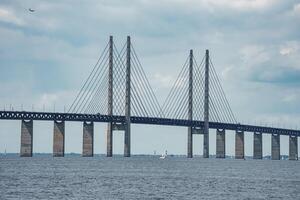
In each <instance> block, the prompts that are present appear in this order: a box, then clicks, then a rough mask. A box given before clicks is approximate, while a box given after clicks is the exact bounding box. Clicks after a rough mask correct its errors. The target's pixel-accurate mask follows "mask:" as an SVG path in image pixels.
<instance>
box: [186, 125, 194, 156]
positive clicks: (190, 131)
mask: <svg viewBox="0 0 300 200" xmlns="http://www.w3.org/2000/svg"><path fill="white" fill-rule="evenodd" d="M187 148H188V149H187V157H188V158H192V157H193V128H192V127H188V141H187Z"/></svg>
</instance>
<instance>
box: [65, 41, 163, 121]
mask: <svg viewBox="0 0 300 200" xmlns="http://www.w3.org/2000/svg"><path fill="white" fill-rule="evenodd" d="M108 46H109V44H107V45H106V47H105V49H104V51H103V52H102V54H101V55H100V57H99V59H98V61H97V63H96V65H95V67H94V68H93V70H92V72H91V74H90V75H89V77H88V79H87V80H86V81H85V83H84V85H83V87H82V88H81V90H80V91H79V93H78V95H77V96H76V98H75V100H74V102H73V103H72V105H71V107H70V109H69V112H70V113H86V114H98V113H99V114H104V115H105V114H108V88H109V85H108V82H109V81H108V69H109V59H108V57H109V56H108V55H109V48H108ZM126 46H127V44H126V43H125V44H124V45H123V47H122V49H121V51H118V49H117V47H116V46H115V44H113V56H112V57H113V115H124V114H125V95H126V93H125V83H126ZM130 46H131V51H130V57H131V77H130V78H131V85H130V87H131V107H132V110H131V116H139V117H160V116H161V113H162V112H161V110H162V109H161V107H160V105H159V102H158V100H157V98H156V96H155V94H154V92H153V89H152V88H151V85H150V83H149V80H148V79H147V76H146V73H145V71H144V70H143V68H142V65H141V62H140V60H139V58H138V56H137V53H136V51H135V50H134V48H133V46H132V44H131V45H130Z"/></svg>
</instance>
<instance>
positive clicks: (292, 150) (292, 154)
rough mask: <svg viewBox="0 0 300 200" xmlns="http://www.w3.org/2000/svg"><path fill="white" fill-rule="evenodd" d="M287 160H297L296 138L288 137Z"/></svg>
mask: <svg viewBox="0 0 300 200" xmlns="http://www.w3.org/2000/svg"><path fill="white" fill-rule="evenodd" d="M289 160H298V138H297V136H292V135H290V136H289Z"/></svg>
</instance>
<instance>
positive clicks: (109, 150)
mask: <svg viewBox="0 0 300 200" xmlns="http://www.w3.org/2000/svg"><path fill="white" fill-rule="evenodd" d="M113 46H114V45H113V37H112V36H110V37H109V61H108V62H109V66H108V112H107V114H108V115H109V116H112V115H113ZM106 148H107V150H106V156H107V157H112V155H113V129H112V122H108V124H107V132H106Z"/></svg>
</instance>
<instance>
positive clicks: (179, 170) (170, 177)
mask: <svg viewBox="0 0 300 200" xmlns="http://www.w3.org/2000/svg"><path fill="white" fill-rule="evenodd" d="M0 199H300V162H299V161H284V160H281V161H271V160H233V159H225V160H223V159H202V158H193V159H187V158H180V157H168V158H166V159H164V160H161V159H159V158H158V157H149V156H134V157H131V158H123V157H114V158H106V157H104V156H103V157H102V156H100V157H99V156H98V157H93V158H82V157H65V158H52V157H50V156H42V157H40V156H39V157H32V158H19V157H6V158H3V157H2V158H0Z"/></svg>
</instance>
